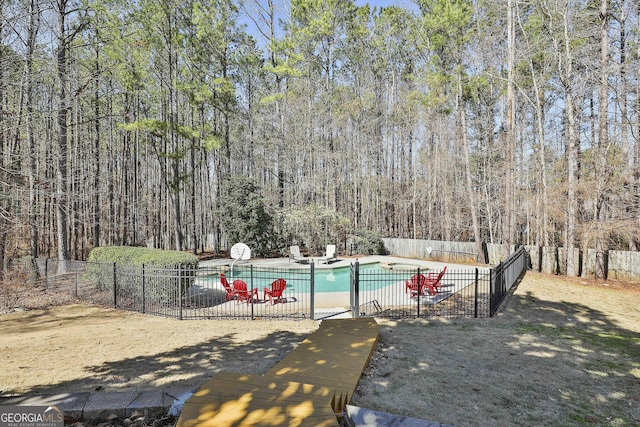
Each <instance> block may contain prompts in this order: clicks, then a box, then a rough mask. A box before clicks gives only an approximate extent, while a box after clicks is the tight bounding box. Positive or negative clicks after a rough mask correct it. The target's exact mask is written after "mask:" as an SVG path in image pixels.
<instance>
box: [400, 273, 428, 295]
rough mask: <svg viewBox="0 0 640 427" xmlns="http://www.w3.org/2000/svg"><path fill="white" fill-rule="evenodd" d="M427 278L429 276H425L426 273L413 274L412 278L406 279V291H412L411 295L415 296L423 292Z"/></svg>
mask: <svg viewBox="0 0 640 427" xmlns="http://www.w3.org/2000/svg"><path fill="white" fill-rule="evenodd" d="M426 280H427V278H426V277H425V276H424V274H422V273H420V274H414V275H413V276H411V280H405V282H404V284H405V288H404V292H405V293H408V292H411V297H415V296H416V295H418V294H419V293H420V294H421V293H422V292H423V289H422V284H423V283H425V282H426Z"/></svg>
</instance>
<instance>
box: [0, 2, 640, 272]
mask: <svg viewBox="0 0 640 427" xmlns="http://www.w3.org/2000/svg"><path fill="white" fill-rule="evenodd" d="M244 1H245V2H244V3H240V2H232V1H229V0H186V1H184V0H94V1H88V2H85V1H78V0H0V150H1V152H0V259H4V258H5V257H17V256H24V255H32V256H34V257H38V256H51V257H56V258H59V259H85V258H86V256H87V253H88V251H89V250H90V249H91V248H93V247H96V246H105V245H116V244H117V245H149V246H154V247H159V248H171V249H179V250H193V251H200V250H205V249H207V248H208V249H213V250H224V249H228V247H229V246H230V245H231V244H233V243H235V242H236V241H235V239H244V240H247V241H250V242H253V241H255V242H257V243H256V244H258V245H259V252H261V253H265V254H266V253H267V252H269V251H277V250H279V249H280V250H281V249H282V248H284V247H288V245H290V244H298V243H299V244H303V245H305V246H307V247H309V248H313V245H316V247H321V245H322V244H326V243H339V242H338V240H340V241H344V239H346V237H347V236H348V235H351V234H354V233H375V234H377V235H379V236H383V237H407V238H426V239H442V240H459V241H475V242H478V243H479V242H481V241H486V242H491V243H504V244H505V245H507V244H508V245H513V244H531V245H546V246H548V245H556V246H564V247H565V248H569V249H572V248H586V247H589V248H596V250H597V252H598V254H600V255H602V254H604V253H605V252H606V250H608V249H623V250H638V249H639V247H640V212H639V209H640V200H639V195H640V169H639V167H640V165H639V162H640V158H639V152H640V143H639V142H638V136H639V132H640V96H639V94H640V78H639V77H640V76H639V73H640V71H639V70H640V64H639V62H640V43H639V42H640V21H639V19H638V18H639V14H640V3H638V2H637V0H617V1H616V0H501V1H497V2H496V1H491V0H414V2H412V3H410V4H407V5H404V6H390V7H385V8H373V7H370V6H368V5H365V6H358V5H356V3H355V2H354V1H353V0H290V2H287V1H286V0H244ZM323 239H324V240H327V239H331V240H332V241H329V242H325V241H323ZM574 268H575V267H574V266H571V265H567V266H566V270H567V272H568V273H569V274H571V272H572V271H573V269H574Z"/></svg>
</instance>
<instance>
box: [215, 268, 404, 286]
mask: <svg viewBox="0 0 640 427" xmlns="http://www.w3.org/2000/svg"><path fill="white" fill-rule="evenodd" d="M360 273H361V276H360V277H361V278H362V277H363V276H362V274H363V273H364V274H366V275H370V276H368V277H370V279H368V280H367V285H366V286H367V289H378V288H381V287H383V286H386V285H388V284H390V283H393V282H397V281H398V280H399V278H398V277H397V275H396V276H395V277H394V275H393V274H389V273H390V272H389V271H388V270H386V269H384V268H382V267H381V266H380V264H361V265H360ZM349 275H350V267H337V268H331V269H325V268H322V269H321V268H316V269H315V280H314V285H315V291H316V292H349V279H350V277H349ZM274 276H275V277H274ZM279 277H281V278H283V279H285V280H286V281H287V288H290V289H294V290H296V291H298V292H309V291H310V280H309V270H303V273H301V272H300V269H296V270H294V269H291V270H275V271H268V270H258V269H257V268H254V270H253V276H252V272H251V270H250V269H247V268H243V267H235V268H234V269H233V272H231V271H229V272H227V278H228V279H229V281H231V279H241V280H244V281H245V282H247V283H251V286H252V287H256V288H258V289H262V288H263V287H269V286H270V284H271V282H272V281H273V280H275V279H276V278H279ZM361 280H362V279H361Z"/></svg>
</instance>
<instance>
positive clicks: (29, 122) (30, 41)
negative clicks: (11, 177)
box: [25, 0, 40, 258]
mask: <svg viewBox="0 0 640 427" xmlns="http://www.w3.org/2000/svg"><path fill="white" fill-rule="evenodd" d="M39 23H40V10H39V7H38V3H37V2H36V0H30V1H29V24H28V28H27V57H26V61H25V86H26V88H25V92H26V101H27V102H26V106H25V109H26V112H27V119H26V126H27V144H28V146H29V172H28V173H29V229H30V230H31V236H30V246H31V256H32V257H34V258H37V257H38V255H39V254H38V239H39V227H38V200H37V193H36V174H37V170H36V155H37V154H36V143H35V136H34V131H33V122H34V117H33V55H34V52H35V47H36V35H37V32H38V28H39Z"/></svg>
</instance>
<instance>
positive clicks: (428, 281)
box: [404, 265, 447, 297]
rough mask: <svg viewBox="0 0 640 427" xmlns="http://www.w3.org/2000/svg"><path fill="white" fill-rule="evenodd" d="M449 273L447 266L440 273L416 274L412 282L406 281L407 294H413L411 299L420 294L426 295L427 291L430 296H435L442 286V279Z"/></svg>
mask: <svg viewBox="0 0 640 427" xmlns="http://www.w3.org/2000/svg"><path fill="white" fill-rule="evenodd" d="M446 272H447V266H446V265H445V266H444V269H443V270H442V271H441V272H440V273H437V274H436V273H427V275H426V276H425V275H424V274H414V275H413V276H412V277H411V280H406V281H405V290H404V291H405V293H406V292H411V297H415V296H417V295H418V294H420V295H424V293H425V291H426V292H428V293H429V295H431V296H433V295H435V294H437V293H438V291H439V290H440V288H441V287H442V284H441V283H440V281H441V280H442V277H443V276H444V274H445V273H446Z"/></svg>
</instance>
